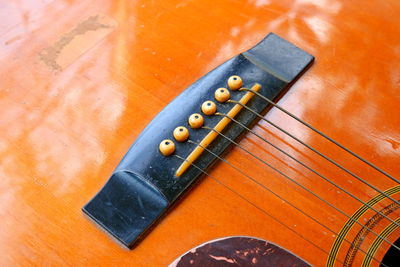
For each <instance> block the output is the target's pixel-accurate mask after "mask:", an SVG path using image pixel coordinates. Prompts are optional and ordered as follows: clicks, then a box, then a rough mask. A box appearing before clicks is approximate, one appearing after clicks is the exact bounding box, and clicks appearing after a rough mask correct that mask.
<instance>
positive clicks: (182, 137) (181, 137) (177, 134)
mask: <svg viewBox="0 0 400 267" xmlns="http://www.w3.org/2000/svg"><path fill="white" fill-rule="evenodd" d="M174 138H175V140H176V141H178V142H185V141H186V140H187V139H188V138H189V130H188V129H187V128H186V127H183V126H179V127H176V128H175V130H174Z"/></svg>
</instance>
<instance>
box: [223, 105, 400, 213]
mask: <svg viewBox="0 0 400 267" xmlns="http://www.w3.org/2000/svg"><path fill="white" fill-rule="evenodd" d="M228 101H229V102H230V103H234V104H239V105H241V106H242V107H244V108H245V109H247V110H248V111H250V112H251V113H253V114H255V115H256V116H257V117H259V118H260V119H262V120H264V121H265V122H267V123H269V124H270V125H272V126H273V127H275V128H276V129H278V130H279V131H281V132H283V133H284V134H286V135H288V136H289V137H291V138H292V139H294V140H296V141H297V142H299V143H300V144H302V145H304V146H305V147H307V148H308V149H310V150H311V151H313V152H315V153H316V154H318V155H319V156H321V157H322V158H324V159H326V160H327V161H329V162H330V163H332V164H333V165H335V166H336V167H338V168H340V169H342V170H343V171H345V172H346V173H348V174H350V175H351V176H353V177H354V178H356V179H357V180H359V181H360V182H362V183H363V184H365V185H367V186H369V187H370V188H372V189H374V190H375V191H376V192H378V193H380V194H382V195H384V196H385V197H386V198H388V199H390V200H391V201H393V202H395V203H397V204H399V205H400V202H399V201H397V200H395V199H394V198H392V197H391V196H389V195H388V194H386V193H385V192H383V191H381V190H379V189H378V188H377V187H376V186H374V185H372V184H371V183H369V182H367V181H366V180H364V179H362V178H361V177H359V176H358V175H356V174H355V173H353V172H352V171H350V170H348V169H347V168H345V167H343V166H342V165H340V164H339V163H337V162H336V161H334V160H332V159H331V158H329V157H327V156H326V155H324V154H322V153H321V152H319V151H318V150H316V149H315V148H313V147H311V146H310V145H308V144H306V143H305V142H303V141H302V140H300V139H299V138H297V137H295V136H294V135H292V134H290V133H289V132H288V131H286V130H284V129H282V128H281V127H279V126H278V125H276V124H275V123H273V122H272V121H270V120H268V119H266V118H264V117H263V116H262V115H261V114H259V113H257V112H256V111H254V110H253V109H251V108H249V107H248V106H246V105H244V104H242V103H240V102H238V101H235V100H228ZM228 101H227V102H228Z"/></svg>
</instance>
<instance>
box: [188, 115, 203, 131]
mask: <svg viewBox="0 0 400 267" xmlns="http://www.w3.org/2000/svg"><path fill="white" fill-rule="evenodd" d="M188 122H189V125H190V127H192V128H195V129H197V128H200V127H201V126H203V124H204V118H203V116H201V115H200V114H199V113H193V114H192V115H190V117H189V120H188Z"/></svg>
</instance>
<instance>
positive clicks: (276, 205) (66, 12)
mask: <svg viewBox="0 0 400 267" xmlns="http://www.w3.org/2000/svg"><path fill="white" fill-rule="evenodd" d="M0 12H1V14H2V17H3V20H2V21H1V22H0V25H1V26H0V39H1V50H0V56H1V59H2V60H1V62H2V64H1V67H0V77H1V79H0V84H1V87H0V88H1V89H0V96H1V97H0V101H1V108H2V112H1V115H0V125H1V126H0V160H1V164H0V174H1V175H0V177H1V179H0V205H1V209H0V214H1V215H2V216H1V218H2V219H1V220H0V249H1V251H2V253H3V257H1V259H0V265H1V266H32V265H37V266H167V265H169V264H171V263H173V262H174V261H175V260H176V259H177V258H179V257H181V256H182V255H183V254H184V253H185V252H187V251H189V250H191V249H192V248H195V247H198V246H200V245H201V244H203V243H206V242H209V241H211V240H216V239H218V240H219V239H221V238H227V237H231V236H248V237H253V238H254V239H257V240H266V241H267V242H270V243H271V244H275V245H277V246H279V247H280V248H282V250H283V249H284V251H286V252H285V253H288V254H291V255H295V256H296V257H297V258H298V259H300V260H301V262H304V263H307V264H311V265H315V266H323V265H327V266H341V265H346V264H347V265H348V266H349V265H352V264H353V265H354V266H359V265H362V264H364V265H372V266H378V265H379V262H380V261H381V260H382V258H383V257H384V255H385V254H386V252H387V251H388V250H389V248H390V247H391V244H390V243H394V242H395V241H396V240H397V239H398V238H399V237H400V230H399V228H398V227H397V225H396V220H398V219H399V218H400V208H399V207H398V206H397V205H396V203H395V202H393V201H392V200H391V199H389V198H388V197H387V196H390V198H393V199H396V200H400V187H399V184H398V183H397V182H395V181H393V180H391V179H389V178H388V177H387V176H385V175H383V174H382V173H380V172H378V171H376V170H374V169H373V168H371V167H369V166H367V165H366V164H365V163H363V162H362V161H360V160H358V159H356V158H355V157H353V156H351V155H350V154H348V153H347V152H345V151H343V150H341V149H340V148H338V147H337V146H336V145H334V144H332V143H330V142H329V141H327V140H326V139H324V138H322V137H321V136H320V135H318V134H316V133H315V132H313V131H311V130H310V129H309V128H307V127H305V126H304V125H302V124H301V123H299V122H297V121H296V120H294V119H293V118H291V117H289V116H287V115H286V114H284V113H283V112H281V111H280V110H278V109H276V108H272V109H270V110H269V111H268V112H267V113H266V114H265V118H267V119H269V120H271V121H273V122H275V123H276V124H278V125H279V126H281V127H282V128H284V129H285V130H287V131H289V132H290V133H291V134H293V135H295V136H296V137H298V138H300V139H301V140H303V141H304V142H305V143H307V144H308V145H310V146H312V147H313V148H315V149H317V150H318V151H320V152H321V153H323V154H325V155H327V156H329V157H330V158H332V159H334V161H335V162H338V163H339V164H341V165H343V166H344V167H345V168H348V169H349V170H351V172H353V173H354V174H355V175H357V176H359V177H362V179H364V180H365V181H366V182H368V183H370V184H372V185H373V186H375V187H376V188H378V189H379V191H381V192H377V191H376V190H374V189H373V188H371V187H370V186H368V185H366V184H365V183H363V182H361V181H360V180H358V179H356V178H354V177H353V176H351V175H349V174H348V173H346V172H344V171H343V170H341V169H339V168H337V167H336V166H334V165H332V164H331V163H329V162H328V161H326V160H325V159H323V158H321V157H320V156H318V155H317V154H315V153H314V152H313V151H311V150H309V149H307V148H306V147H304V146H303V145H301V144H299V143H298V142H296V141H295V140H293V139H292V138H290V137H289V136H287V135H285V134H284V133H282V132H280V131H278V130H277V129H275V128H274V127H272V126H271V125H269V124H268V123H266V122H265V121H263V120H260V121H258V122H257V123H256V124H255V125H254V127H253V128H252V130H254V131H255V132H256V133H257V134H258V135H260V136H262V137H263V138H265V139H268V140H270V141H271V142H273V143H274V144H276V145H277V146H279V147H280V148H282V149H283V150H285V151H287V152H288V153H290V154H292V155H293V156H295V157H296V158H297V159H298V160H300V161H301V162H304V163H305V164H307V165H308V166H310V167H312V168H313V169H315V170H317V171H318V172H320V173H323V174H324V175H325V176H326V177H329V179H331V180H332V181H333V183H335V184H336V185H338V186H340V187H343V188H345V189H346V190H347V191H348V192H350V193H351V194H353V195H355V196H357V197H358V198H359V199H360V200H361V202H360V201H358V200H356V199H354V198H353V197H351V196H350V195H349V194H347V193H345V192H343V191H341V190H339V189H338V188H337V187H335V186H333V185H332V184H330V183H329V182H327V181H325V180H323V179H321V177H319V176H317V175H316V174H315V173H312V172H310V171H309V170H307V169H306V168H304V167H303V166H301V165H300V164H298V163H296V162H295V161H293V160H292V159H290V158H288V157H287V156H284V155H283V154H282V153H280V152H279V151H276V150H275V149H274V148H272V147H271V146H269V145H268V144H266V143H265V142H264V141H262V140H261V139H260V138H257V137H256V136H255V135H253V134H251V133H247V134H246V135H244V136H243V137H242V138H241V139H240V142H239V143H240V144H241V145H242V146H243V147H245V148H246V149H247V150H248V151H250V152H251V153H253V154H255V155H257V156H258V157H259V158H261V159H262V160H264V161H266V162H268V163H270V164H271V165H273V166H275V167H276V168H278V169H279V170H281V171H282V172H284V173H285V174H287V175H288V176H290V177H291V178H293V180H295V181H296V182H298V183H299V184H301V185H303V186H304V187H306V188H308V189H310V190H311V191H312V192H314V193H315V194H317V195H318V196H320V197H321V198H322V199H324V200H326V201H327V202H329V203H332V204H333V206H334V207H332V206H330V205H328V204H326V203H325V202H323V201H321V200H320V199H318V198H317V197H315V195H313V194H310V193H309V192H307V191H305V190H304V189H302V188H301V187H299V186H297V185H296V184H294V183H293V182H291V181H289V180H288V179H286V178H285V177H283V176H282V175H280V174H278V173H277V172H275V171H273V170H272V169H271V168H269V167H268V166H267V165H265V164H263V163H262V162H261V161H257V160H256V159H254V157H252V156H251V155H250V154H248V153H246V152H245V151H243V150H241V149H239V148H238V147H235V148H233V149H232V150H230V151H229V153H227V154H226V155H225V156H224V158H225V159H226V160H227V161H229V162H230V163H232V164H233V165H235V166H237V167H238V168H239V169H241V170H243V171H245V172H246V174H248V176H250V177H252V178H254V179H255V180H256V181H258V182H259V183H261V184H263V185H264V186H265V187H266V188H268V189H270V190H271V191H273V192H275V193H276V194H278V195H280V196H282V197H283V198H284V199H285V201H282V200H281V199H279V198H277V197H276V196H274V195H273V194H271V193H270V192H268V191H267V190H266V189H265V188H263V187H261V186H259V184H257V183H254V182H252V181H251V180H249V179H248V178H246V177H245V176H244V175H243V174H241V173H240V172H238V171H237V170H235V169H234V168H232V167H231V166H229V165H228V164H225V163H224V162H218V163H217V164H215V165H214V166H213V167H212V169H210V170H208V173H209V174H210V175H212V177H215V178H217V180H218V181H216V180H214V179H212V178H211V177H209V176H203V178H201V179H200V181H199V182H198V183H197V184H196V185H195V186H194V187H193V188H192V189H191V190H190V191H189V192H188V193H187V194H185V195H184V197H182V198H181V199H180V201H179V202H178V203H177V204H176V205H175V206H174V207H173V209H172V210H171V211H170V212H169V213H168V214H167V215H166V216H165V217H164V218H163V219H162V220H160V222H159V223H158V224H157V225H156V226H155V227H154V228H153V229H152V231H151V232H150V233H149V234H148V235H146V236H145V238H143V240H142V241H141V242H140V243H138V244H137V246H136V247H135V248H134V249H133V250H127V249H125V248H122V247H121V246H118V245H117V244H116V243H115V242H114V241H113V240H112V238H110V237H109V236H107V235H105V234H104V232H102V231H100V230H99V228H98V227H96V226H95V225H94V224H93V223H92V222H91V221H89V220H88V219H87V218H86V217H85V216H84V215H83V213H82V211H81V208H82V206H84V205H85V204H86V203H87V202H88V201H89V200H90V199H91V198H92V197H93V196H94V195H95V194H96V193H97V192H98V191H99V190H100V189H101V187H102V186H103V185H104V184H105V183H106V181H107V179H108V178H109V177H110V174H111V173H112V172H113V170H114V168H115V166H116V165H117V164H118V163H119V161H120V160H121V158H122V157H123V156H124V154H125V153H126V151H127V150H128V148H129V147H130V145H131V144H132V142H134V141H135V139H136V138H137V136H138V135H139V134H140V133H141V131H142V130H143V129H144V128H145V127H146V125H147V124H148V123H149V122H150V121H151V120H152V118H154V117H155V116H156V115H157V114H158V113H159V112H160V111H161V110H162V109H163V108H164V107H165V106H166V105H167V104H168V103H169V102H171V101H172V100H173V99H174V98H175V97H176V96H178V95H179V94H180V93H181V92H182V91H184V89H185V88H187V87H188V86H190V85H191V84H192V83H193V82H195V81H196V80H197V79H199V78H200V77H202V76H204V75H205V74H207V73H208V72H209V71H211V70H212V69H214V68H215V67H217V66H218V65H220V64H222V63H223V62H225V61H226V60H228V59H230V58H231V57H233V56H235V55H237V54H238V53H240V52H243V51H245V50H247V49H249V48H251V47H252V46H254V45H255V44H256V43H257V42H259V41H260V40H261V39H262V38H264V37H265V36H266V34H268V33H269V32H274V33H276V34H278V35H280V36H282V37H283V38H285V39H286V40H288V41H290V42H291V43H293V44H295V45H296V46H298V47H300V48H301V49H303V50H305V51H307V52H308V53H310V54H312V55H313V56H315V62H314V64H313V65H312V66H311V67H310V68H309V69H308V70H307V72H305V73H304V74H303V75H302V76H301V78H300V79H299V80H297V81H296V82H295V83H294V84H293V86H291V87H290V88H289V90H288V91H287V92H286V93H285V94H284V95H282V97H281V98H280V100H279V105H280V106H282V107H284V108H286V109H287V110H289V111H290V112H292V113H294V114H295V115H296V116H298V117H300V118H301V119H303V120H305V121H306V122H308V123H310V124H311V125H313V126H314V127H316V128H317V129H319V130H321V131H323V132H324V133H326V134H327V135H329V136H330V137H332V138H333V139H335V140H336V141H338V142H339V143H341V144H343V145H345V146H346V147H347V148H349V149H350V150H352V151H354V152H355V153H357V154H358V155H360V156H362V157H363V158H364V159H366V160H368V161H369V162H372V163H373V164H375V165H377V166H379V167H380V168H381V169H383V170H385V171H386V172H388V173H389V174H391V175H392V176H394V177H396V178H398V179H399V178H400V168H399V163H400V158H399V156H400V129H399V125H400V109H399V103H400V97H399V93H398V91H399V88H400V65H399V61H400V47H399V36H400V27H399V26H400V23H399V20H398V14H399V12H400V2H399V1H397V0H393V1H392V0H387V1H378V0H372V1H344V0H343V1H339V0H334V1H316V0H304V1H290V0H288V1H275V0H266V1H251V0H249V1H225V0H223V1H209V0H196V1H188V2H184V1H177V0H176V1H175V0H171V1H111V0H109V1H106V0H104V1H100V0H99V1H86V0H81V1H42V2H39V1H1V2H0ZM227 78H228V77H227ZM177 112H178V111H177ZM165 123H172V122H169V121H166V122H165ZM157 142H158V141H157ZM221 183H223V184H224V185H225V186H222V185H221ZM382 192H384V193H382ZM288 203H292V204H293V205H294V206H296V207H298V209H301V210H302V211H303V212H304V213H305V214H306V215H304V214H303V213H301V212H299V210H298V209H296V208H293V206H291V205H289V204H288ZM365 203H367V204H365ZM366 205H369V206H372V207H373V208H374V210H377V211H379V212H376V211H374V210H371V209H368V207H367V206H366ZM335 207H336V208H338V209H340V210H341V211H343V213H344V214H343V213H340V212H338V210H337V209H335ZM382 213H383V214H384V215H385V216H381V214H382ZM346 215H348V216H346ZM388 218H389V219H388ZM397 223H399V222H397ZM365 225H367V227H368V229H372V231H369V230H365V229H366V227H363V226H365ZM346 226H347V227H346ZM374 233H376V234H378V235H380V236H384V240H380V239H379V238H378V237H377V235H376V234H374ZM366 254H368V255H371V257H368V256H366ZM283 262H284V261H283Z"/></svg>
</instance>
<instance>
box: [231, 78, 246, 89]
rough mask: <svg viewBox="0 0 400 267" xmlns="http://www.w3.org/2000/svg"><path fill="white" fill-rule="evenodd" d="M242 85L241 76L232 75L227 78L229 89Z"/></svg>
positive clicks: (238, 87)
mask: <svg viewBox="0 0 400 267" xmlns="http://www.w3.org/2000/svg"><path fill="white" fill-rule="evenodd" d="M242 85H243V81H242V78H240V77H239V76H237V75H233V76H231V77H229V79H228V86H229V88H230V89H231V90H237V89H240V88H241V87H242Z"/></svg>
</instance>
